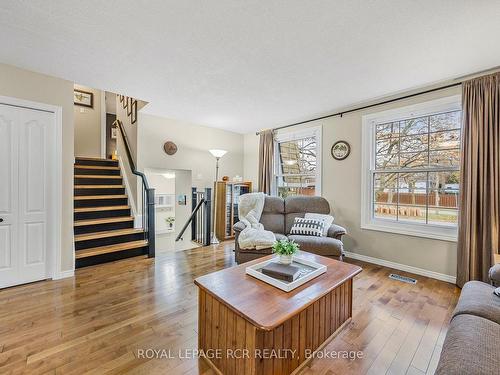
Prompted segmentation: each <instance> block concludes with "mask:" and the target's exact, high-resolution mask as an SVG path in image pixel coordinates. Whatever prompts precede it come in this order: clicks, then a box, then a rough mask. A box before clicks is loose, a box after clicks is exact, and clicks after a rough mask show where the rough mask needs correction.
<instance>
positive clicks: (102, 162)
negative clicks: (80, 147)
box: [75, 159, 118, 167]
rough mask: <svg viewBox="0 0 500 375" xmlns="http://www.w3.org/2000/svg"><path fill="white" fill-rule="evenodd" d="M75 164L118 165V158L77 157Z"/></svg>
mask: <svg viewBox="0 0 500 375" xmlns="http://www.w3.org/2000/svg"><path fill="white" fill-rule="evenodd" d="M75 165H98V166H100V167H118V160H99V159H96V160H82V159H76V160H75Z"/></svg>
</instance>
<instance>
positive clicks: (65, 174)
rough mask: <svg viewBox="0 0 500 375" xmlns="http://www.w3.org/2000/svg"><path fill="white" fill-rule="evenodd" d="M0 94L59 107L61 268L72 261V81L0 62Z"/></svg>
mask: <svg viewBox="0 0 500 375" xmlns="http://www.w3.org/2000/svg"><path fill="white" fill-rule="evenodd" d="M0 95H2V96H10V97H14V98H19V99H24V100H31V101H34V102H39V103H45V104H51V105H56V106H60V107H62V122H63V123H62V125H63V128H62V142H63V144H62V154H63V159H62V225H61V233H62V238H61V252H62V253H61V270H62V271H67V270H71V269H73V267H74V264H73V162H74V153H73V133H74V127H73V115H74V113H73V82H69V81H66V80H63V79H60V78H55V77H50V76H46V75H43V74H38V73H35V72H30V71H27V70H24V69H19V68H16V67H13V66H9V65H5V64H0Z"/></svg>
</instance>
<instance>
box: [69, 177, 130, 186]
mask: <svg viewBox="0 0 500 375" xmlns="http://www.w3.org/2000/svg"><path fill="white" fill-rule="evenodd" d="M122 183H123V180H122V179H121V178H83V177H75V185H121V184H122Z"/></svg>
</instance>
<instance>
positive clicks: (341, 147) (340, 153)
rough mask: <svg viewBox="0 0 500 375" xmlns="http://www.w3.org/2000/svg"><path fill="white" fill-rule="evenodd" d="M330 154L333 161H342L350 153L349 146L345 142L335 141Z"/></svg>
mask: <svg viewBox="0 0 500 375" xmlns="http://www.w3.org/2000/svg"><path fill="white" fill-rule="evenodd" d="M330 152H331V154H332V157H333V158H334V159H335V160H344V159H346V158H347V157H348V156H349V154H350V153H351V146H350V145H349V143H347V142H346V141H337V142H335V143H334V144H333V146H332V149H331V151H330Z"/></svg>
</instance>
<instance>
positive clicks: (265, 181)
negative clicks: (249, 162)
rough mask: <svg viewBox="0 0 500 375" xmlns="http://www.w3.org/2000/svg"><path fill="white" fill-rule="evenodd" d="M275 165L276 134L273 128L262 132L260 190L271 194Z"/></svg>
mask: <svg viewBox="0 0 500 375" xmlns="http://www.w3.org/2000/svg"><path fill="white" fill-rule="evenodd" d="M273 166H274V134H273V131H272V130H265V131H262V132H261V133H260V145H259V191H261V192H263V193H266V194H271V187H272V183H273Z"/></svg>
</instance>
